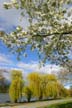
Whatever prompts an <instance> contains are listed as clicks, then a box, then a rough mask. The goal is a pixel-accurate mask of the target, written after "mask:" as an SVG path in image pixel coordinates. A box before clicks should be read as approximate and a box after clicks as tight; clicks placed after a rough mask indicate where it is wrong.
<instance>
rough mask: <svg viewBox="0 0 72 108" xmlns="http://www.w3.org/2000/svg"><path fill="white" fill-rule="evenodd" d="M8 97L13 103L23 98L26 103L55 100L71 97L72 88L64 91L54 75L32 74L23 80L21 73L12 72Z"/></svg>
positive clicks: (17, 71)
mask: <svg viewBox="0 0 72 108" xmlns="http://www.w3.org/2000/svg"><path fill="white" fill-rule="evenodd" d="M9 95H10V98H11V101H13V102H20V101H21V99H22V97H23V96H24V97H26V99H27V101H28V102H30V101H31V99H33V98H35V99H36V100H42V99H48V98H52V99H56V98H62V97H70V96H72V87H71V88H70V89H66V88H65V87H64V86H63V84H61V83H60V81H59V80H58V78H57V77H56V75H54V74H46V73H45V74H42V73H38V72H32V73H29V74H28V76H27V78H26V80H24V78H23V75H22V72H21V71H19V70H13V71H12V80H11V84H10V87H9Z"/></svg>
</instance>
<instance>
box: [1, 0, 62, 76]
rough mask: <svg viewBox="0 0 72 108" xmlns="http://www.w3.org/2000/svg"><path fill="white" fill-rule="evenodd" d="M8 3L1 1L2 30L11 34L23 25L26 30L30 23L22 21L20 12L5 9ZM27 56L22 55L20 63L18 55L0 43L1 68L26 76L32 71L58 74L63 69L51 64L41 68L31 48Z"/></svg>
mask: <svg viewBox="0 0 72 108" xmlns="http://www.w3.org/2000/svg"><path fill="white" fill-rule="evenodd" d="M7 1H10V0H0V30H4V31H5V32H8V33H9V32H11V31H13V30H14V29H15V28H16V27H17V26H18V25H21V26H22V27H23V28H24V29H26V27H27V26H28V25H29V23H28V22H27V19H26V18H24V19H23V20H22V21H20V10H15V9H10V10H5V9H4V8H3V3H4V2H7ZM27 54H28V56H27V58H25V57H24V56H23V55H22V57H21V60H20V61H18V60H17V57H16V55H14V54H12V53H11V52H10V51H9V49H8V48H7V47H6V46H5V45H4V43H2V42H1V41H0V68H3V69H4V68H5V69H20V70H22V71H23V74H24V75H26V74H27V73H29V72H32V71H40V72H46V73H50V72H57V71H59V70H60V69H61V67H59V66H57V65H55V64H49V63H48V64H46V65H45V66H44V67H41V68H39V63H38V56H37V51H34V52H31V51H30V50H29V48H27Z"/></svg>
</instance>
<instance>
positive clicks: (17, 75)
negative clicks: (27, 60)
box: [9, 70, 23, 102]
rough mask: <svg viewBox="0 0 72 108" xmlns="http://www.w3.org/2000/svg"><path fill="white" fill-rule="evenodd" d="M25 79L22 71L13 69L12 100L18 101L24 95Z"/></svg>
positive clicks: (10, 92)
mask: <svg viewBox="0 0 72 108" xmlns="http://www.w3.org/2000/svg"><path fill="white" fill-rule="evenodd" d="M22 87H23V79H22V73H21V71H18V70H13V71H12V82H11V85H10V89H9V94H10V98H11V100H12V101H14V102H17V101H18V99H19V98H21V96H22Z"/></svg>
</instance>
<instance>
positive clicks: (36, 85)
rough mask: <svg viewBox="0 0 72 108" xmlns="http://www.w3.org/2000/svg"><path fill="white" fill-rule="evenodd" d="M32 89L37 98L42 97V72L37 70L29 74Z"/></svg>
mask: <svg viewBox="0 0 72 108" xmlns="http://www.w3.org/2000/svg"><path fill="white" fill-rule="evenodd" d="M28 80H29V85H30V89H31V90H32V92H33V95H34V96H35V97H37V98H40V95H41V79H40V74H39V73H37V72H33V73H30V74H29V75H28Z"/></svg>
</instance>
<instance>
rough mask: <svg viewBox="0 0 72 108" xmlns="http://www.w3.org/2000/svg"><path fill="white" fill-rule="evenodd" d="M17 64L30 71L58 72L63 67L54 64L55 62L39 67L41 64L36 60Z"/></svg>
mask: <svg viewBox="0 0 72 108" xmlns="http://www.w3.org/2000/svg"><path fill="white" fill-rule="evenodd" d="M17 66H18V67H19V68H22V69H23V70H25V71H28V72H45V73H51V72H58V71H59V70H60V69H61V67H60V66H58V65H54V64H46V65H45V66H41V67H39V64H38V63H37V62H36V63H35V62H31V63H23V62H19V63H18V64H17Z"/></svg>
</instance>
